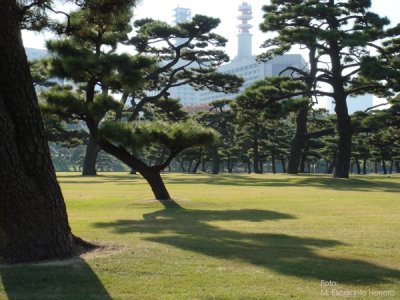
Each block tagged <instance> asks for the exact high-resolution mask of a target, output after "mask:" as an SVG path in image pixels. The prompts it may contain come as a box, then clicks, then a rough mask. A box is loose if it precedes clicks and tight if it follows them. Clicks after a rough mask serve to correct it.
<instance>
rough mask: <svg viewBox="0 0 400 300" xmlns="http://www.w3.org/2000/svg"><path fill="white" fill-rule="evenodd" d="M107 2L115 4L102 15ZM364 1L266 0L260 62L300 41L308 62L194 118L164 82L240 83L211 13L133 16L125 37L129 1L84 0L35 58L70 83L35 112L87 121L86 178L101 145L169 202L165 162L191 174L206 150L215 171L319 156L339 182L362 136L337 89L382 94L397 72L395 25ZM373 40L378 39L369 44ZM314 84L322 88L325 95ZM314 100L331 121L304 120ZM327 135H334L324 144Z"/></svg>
mask: <svg viewBox="0 0 400 300" xmlns="http://www.w3.org/2000/svg"><path fill="white" fill-rule="evenodd" d="M107 5H111V6H112V7H113V11H112V13H109V11H108V10H107V9H108V8H110V7H108V6H107ZM369 6H370V1H363V2H361V3H359V2H354V1H333V0H332V1H317V0H312V1H311V0H310V1H280V0H275V1H271V5H268V6H265V7H264V11H265V13H266V14H265V17H264V22H263V23H262V24H261V29H262V30H263V31H265V32H273V33H275V37H274V38H272V39H269V40H267V41H266V42H265V43H264V45H263V47H265V48H267V51H266V52H265V53H264V54H262V55H260V56H259V59H260V60H267V59H270V58H271V57H273V56H275V55H281V54H284V53H285V52H287V51H289V50H290V49H291V48H292V47H293V46H295V45H300V46H302V47H303V48H306V49H308V51H309V55H308V64H307V66H304V68H303V69H299V68H296V67H292V66H290V67H287V69H286V70H285V71H288V70H290V71H292V74H293V76H292V78H288V77H280V78H268V79H265V80H262V81H259V82H257V83H256V84H255V85H254V86H252V87H251V88H249V89H247V90H246V91H245V92H244V93H242V94H241V95H240V96H239V97H238V98H237V99H236V100H235V102H234V103H233V104H232V105H231V106H232V111H230V110H227V111H225V112H224V111H223V109H222V107H223V105H224V104H227V103H226V101H223V100H222V101H219V102H216V103H214V104H213V105H214V106H215V107H214V108H213V109H215V110H220V112H219V114H215V113H214V114H212V113H211V114H200V115H199V116H194V117H193V116H188V115H187V113H185V112H184V111H183V110H182V108H181V107H180V105H179V104H178V103H177V102H176V101H174V100H173V99H170V98H169V93H168V90H169V89H170V88H172V87H176V86H180V85H184V84H189V85H192V86H193V87H195V88H196V89H204V88H208V89H211V90H213V91H220V92H235V91H237V90H238V88H239V86H240V84H241V82H242V81H241V79H239V78H237V77H235V76H233V75H228V74H221V73H218V72H217V67H218V66H219V65H221V64H222V63H223V62H226V61H228V57H227V56H226V54H225V53H224V52H223V51H222V50H216V49H218V48H219V47H223V46H224V45H225V42H226V41H225V39H224V38H222V37H221V36H219V35H216V34H214V33H212V30H213V29H214V28H216V26H217V25H218V22H219V21H218V20H216V19H213V18H208V17H205V16H195V17H194V18H193V19H192V20H191V21H190V22H187V23H183V24H177V25H174V26H171V25H168V24H166V23H163V22H160V21H155V20H151V19H143V20H138V21H136V22H135V24H134V25H135V29H136V32H135V34H134V36H133V37H132V38H128V33H129V32H130V31H131V30H132V28H131V26H130V19H131V12H130V10H129V8H130V7H132V2H131V1H126V2H124V1H122V2H121V3H120V4H118V5H116V4H114V3H113V4H107V3H101V4H98V3H97V2H96V1H94V2H90V1H87V2H85V3H84V4H82V5H81V6H80V7H79V8H78V9H77V10H76V11H75V12H73V13H71V14H70V15H69V17H68V22H67V23H66V24H64V29H63V31H62V34H61V35H60V38H59V39H57V40H53V41H50V42H48V43H47V47H48V49H49V51H50V52H51V53H52V58H51V59H50V60H49V61H47V62H45V64H46V65H48V66H50V68H49V71H50V73H49V75H51V76H56V77H59V78H63V79H67V80H68V81H69V82H70V83H72V85H56V86H54V87H51V88H50V89H49V90H48V91H47V92H45V93H43V99H44V102H45V103H44V105H43V107H42V109H43V111H44V112H45V113H46V114H48V115H50V116H52V117H54V116H56V117H58V118H60V120H63V121H66V122H73V121H80V122H83V123H84V124H85V125H86V126H87V128H88V131H89V137H88V139H87V144H86V155H85V159H84V165H83V174H84V175H95V174H96V157H97V154H98V153H99V151H100V150H104V151H105V152H108V153H109V154H110V155H112V156H114V157H116V158H117V159H119V160H120V161H122V162H124V163H125V164H127V165H128V166H129V167H130V168H132V170H133V172H139V173H140V174H141V175H142V176H143V177H144V178H145V179H146V180H147V181H148V183H149V184H150V186H151V187H152V190H153V192H154V194H155V197H156V198H157V199H159V200H168V199H170V196H169V194H168V191H167V189H166V188H165V186H164V184H163V181H162V178H161V176H160V172H161V171H162V170H164V169H166V168H169V169H171V167H170V164H171V162H172V161H173V160H174V159H175V160H176V159H178V160H179V161H180V162H181V164H180V168H181V169H182V170H183V169H184V160H185V157H187V158H189V161H194V160H195V161H196V163H195V164H194V166H193V169H194V170H197V169H198V166H199V164H200V163H201V161H203V169H204V161H205V160H206V158H207V157H209V158H210V160H211V161H212V173H217V172H218V169H219V162H220V156H221V155H220V154H222V155H223V156H225V157H226V160H227V169H228V171H230V170H232V168H233V163H234V162H237V161H240V160H241V161H243V162H246V163H247V164H248V165H250V164H251V165H252V168H253V170H254V172H256V173H259V172H262V168H263V162H264V161H265V160H266V159H267V158H269V159H270V160H271V161H272V166H273V169H274V170H275V169H276V167H275V165H276V161H280V162H281V164H282V169H284V170H286V161H287V172H288V173H290V174H296V173H298V172H299V171H304V165H305V164H306V162H307V157H308V158H310V157H314V161H315V160H317V159H318V158H323V157H325V160H326V161H327V165H328V167H327V172H330V171H333V172H334V176H335V177H341V178H347V177H348V176H349V171H350V163H351V161H352V159H354V160H355V162H356V164H357V166H358V162H359V157H358V156H357V155H353V154H352V147H353V148H354V147H355V146H352V145H353V143H354V141H353V138H354V137H356V136H357V134H356V133H357V132H356V131H357V130H359V131H360V132H362V133H364V132H365V129H362V130H361V129H358V128H355V126H354V124H352V121H351V117H350V116H349V114H348V110H347V104H346V99H347V97H348V96H350V95H357V94H362V93H366V92H373V93H377V94H379V95H386V96H389V93H388V91H390V92H393V91H395V90H396V86H395V84H393V80H388V78H387V74H388V72H387V70H388V69H390V70H391V73H390V74H392V75H393V74H396V71H395V70H394V69H395V68H396V66H395V62H394V60H393V59H392V58H391V57H393V54H395V50H394V48H395V47H394V46H395V45H396V42H395V41H396V39H395V38H393V37H395V36H396V34H397V33H398V30H399V29H398V28H397V27H394V28H388V25H389V21H388V20H387V19H385V18H381V17H379V16H378V15H376V14H374V13H372V12H370V11H368V8H369ZM57 28H58V30H60V28H63V26H62V25H61V24H58V26H57ZM385 39H386V41H385ZM176 40H180V41H183V42H181V43H180V44H177V43H176V42H175V41H176ZM382 42H384V43H385V44H384V46H385V45H386V46H387V47H384V46H379V45H378V44H380V43H382ZM120 44H124V45H125V46H132V47H134V48H135V49H136V53H137V54H135V55H128V54H120V53H118V52H117V51H116V50H117V47H118V45H120ZM368 48H374V49H377V50H378V54H376V55H371V53H370V51H368ZM388 57H389V58H388ZM371 70H373V71H371ZM372 75H373V76H372ZM382 76H386V77H385V78H383V77H382ZM321 84H324V85H325V86H326V85H329V86H330V87H331V91H328V90H329V89H327V88H326V87H325V88H321ZM389 84H390V86H389ZM388 87H389V88H388ZM115 93H119V94H120V95H121V96H120V99H117V98H116V97H115ZM392 94H393V93H392ZM320 96H329V97H332V98H333V100H334V102H335V111H336V116H335V118H333V121H332V122H330V121H328V120H323V118H319V120H318V121H316V122H317V123H318V122H319V123H320V124H319V126H318V125H315V124H308V123H309V119H310V118H309V115H310V114H313V115H315V113H312V112H311V110H312V106H313V104H314V102H315V101H316V99H317V98H318V97H320ZM289 113H291V115H292V117H291V119H292V120H293V119H294V120H295V124H294V126H293V125H292V123H293V122H292V123H291V122H290V118H288V114H289ZM293 115H294V117H293ZM361 116H362V115H360V114H359V115H358V118H361ZM364 117H366V116H364ZM358 122H359V123H360V124H361V123H363V122H362V121H358ZM322 123H324V124H323V125H321V124H322ZM332 123H333V124H334V126H329V125H332ZM333 127H335V128H333ZM206 128H208V129H206ZM210 128H212V129H213V130H211V129H210ZM235 128H236V129H235ZM238 128H240V129H239V130H238ZM229 130H230V131H231V132H229V133H228V131H229ZM292 132H294V135H293V134H292ZM218 133H219V136H220V137H221V138H220V140H219V141H217V136H218ZM327 134H330V135H333V134H336V136H335V137H332V138H330V139H329V138H328V139H325V140H323V139H322V137H324V136H326V135H327ZM289 141H290V143H289ZM335 144H336V145H335ZM358 144H359V143H358ZM207 145H208V146H210V145H213V146H212V147H207ZM369 145H372V144H369ZM195 146H201V147H200V148H199V149H200V150H196V149H195V150H190V151H186V152H185V153H183V154H182V155H181V157H179V154H180V153H182V151H184V150H185V149H188V148H192V147H195ZM207 149H211V150H207ZM316 149H321V151H322V153H317V152H318V151H316ZM358 150H359V149H358ZM358 150H354V151H353V152H354V153H357V151H358ZM371 151H372V153H373V154H370V155H369V156H368V158H370V159H372V160H375V161H376V160H377V159H378V158H377V157H378V156H377V155H376V154H374V153H376V151H374V150H369V151H364V152H365V153H366V152H371ZM220 152H222V153H220ZM310 153H311V154H310ZM190 156H195V157H197V159H191V158H190ZM287 156H288V158H287ZM394 158H395V156H393V155H392V156H391V158H390V159H391V160H392V161H394V160H395V159H394ZM385 159H388V158H387V157H386V158H385ZM363 160H364V161H365V155H364V158H363ZM309 161H310V159H309ZM189 164H190V163H189ZM189 169H190V168H189ZM247 169H248V170H250V167H249V166H248V167H247ZM192 171H193V170H192Z"/></svg>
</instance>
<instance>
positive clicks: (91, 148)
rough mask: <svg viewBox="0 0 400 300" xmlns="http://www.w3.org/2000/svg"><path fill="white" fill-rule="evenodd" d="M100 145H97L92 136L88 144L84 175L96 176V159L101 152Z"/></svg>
mask: <svg viewBox="0 0 400 300" xmlns="http://www.w3.org/2000/svg"><path fill="white" fill-rule="evenodd" d="M99 151H100V147H99V146H98V145H97V143H96V141H95V139H94V138H92V137H91V136H90V137H89V140H88V142H87V144H86V153H85V159H84V161H83V171H82V175H83V176H96V175H97V172H96V161H97V155H98V154H99Z"/></svg>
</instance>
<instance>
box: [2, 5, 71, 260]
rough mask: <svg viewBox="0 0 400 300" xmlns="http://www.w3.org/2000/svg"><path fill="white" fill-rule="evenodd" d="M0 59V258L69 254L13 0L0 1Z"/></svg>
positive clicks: (58, 194)
mask: <svg viewBox="0 0 400 300" xmlns="http://www.w3.org/2000/svg"><path fill="white" fill-rule="evenodd" d="M0 57H1V60H0V74H1V76H0V131H1V135H0V160H1V162H2V167H1V168H0V235H1V237H0V239H1V240H2V242H1V246H0V247H1V248H0V256H2V257H3V258H4V259H6V260H8V261H13V262H23V261H38V260H43V259H54V258H66V257H70V256H71V255H73V252H74V244H75V241H74V237H73V235H72V234H71V230H70V227H69V224H68V218H67V213H66V208H65V204H64V199H63V196H62V193H61V190H60V188H59V185H58V182H57V179H56V175H55V172H54V168H53V165H52V162H51V158H50V151H49V148H48V145H47V139H46V134H45V130H44V125H43V121H42V118H41V115H40V111H39V107H38V103H37V98H36V94H35V91H34V88H33V82H32V78H31V76H30V71H29V66H28V62H27V58H26V55H25V50H24V48H23V44H22V40H21V33H20V30H19V27H18V12H17V10H16V1H15V0H3V2H2V5H1V9H0Z"/></svg>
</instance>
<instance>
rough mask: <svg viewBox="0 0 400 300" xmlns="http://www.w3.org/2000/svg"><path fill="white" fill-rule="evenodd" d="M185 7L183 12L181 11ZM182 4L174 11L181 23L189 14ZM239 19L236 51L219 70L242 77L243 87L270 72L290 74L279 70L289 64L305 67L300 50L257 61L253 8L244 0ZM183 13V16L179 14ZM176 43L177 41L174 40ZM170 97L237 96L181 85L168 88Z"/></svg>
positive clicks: (197, 100)
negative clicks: (253, 32) (266, 60)
mask: <svg viewBox="0 0 400 300" xmlns="http://www.w3.org/2000/svg"><path fill="white" fill-rule="evenodd" d="M182 10H184V13H181V12H182ZM187 10H188V9H183V8H180V7H178V8H176V9H175V10H174V11H175V22H176V23H181V22H186V21H188V20H189V18H190V10H189V12H188V11H187ZM238 10H239V16H238V20H239V21H240V23H239V25H238V26H237V27H238V29H239V32H238V35H237V37H238V44H237V55H236V57H235V58H234V59H233V60H232V61H231V62H229V63H227V64H224V65H221V66H220V67H219V68H218V72H222V73H228V74H234V75H237V76H240V77H242V78H243V79H244V84H243V86H242V87H241V91H243V90H244V89H245V88H246V87H248V86H250V85H251V84H253V83H254V82H255V81H257V80H260V79H264V78H265V77H270V76H279V75H289V74H290V72H287V73H286V74H285V73H282V74H281V72H282V71H283V70H284V69H285V68H287V67H288V66H292V67H297V68H301V69H303V68H306V65H307V64H306V62H305V60H304V59H303V57H302V56H301V55H300V54H285V55H282V56H278V57H275V58H273V59H272V60H270V61H268V62H263V63H259V62H257V61H256V58H255V56H253V53H252V34H251V32H250V29H251V28H252V27H253V26H252V25H251V24H250V20H251V19H252V8H251V5H250V4H249V3H248V2H247V1H243V2H242V3H241V4H240V5H239V7H238ZM182 15H183V16H185V18H182V17H181V16H182ZM177 43H178V41H177ZM170 94H171V97H173V98H179V99H180V100H181V103H182V104H183V105H186V106H193V105H200V104H206V103H209V102H211V101H214V100H217V99H223V98H224V99H232V98H234V97H236V96H237V93H235V94H224V93H216V92H211V91H207V90H204V91H195V90H194V89H193V88H192V87H190V86H187V85H185V86H180V87H176V88H173V89H171V90H170Z"/></svg>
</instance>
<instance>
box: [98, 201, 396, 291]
mask: <svg viewBox="0 0 400 300" xmlns="http://www.w3.org/2000/svg"><path fill="white" fill-rule="evenodd" d="M143 217H144V220H119V221H116V222H110V223H96V224H95V226H96V227H101V228H110V227H111V228H113V230H114V231H115V232H117V233H119V234H127V233H133V232H140V233H150V234H154V236H148V237H145V238H144V239H145V240H148V241H152V242H156V243H161V244H167V245H171V246H174V247H177V248H180V249H185V250H189V251H193V252H197V253H200V254H205V255H208V256H211V257H216V258H222V259H231V260H239V261H243V262H247V263H250V264H253V265H256V266H261V267H265V268H268V269H271V270H274V271H277V272H279V273H282V274H285V275H289V276H296V277H306V278H314V279H318V280H334V281H337V282H340V283H351V284H365V283H385V282H392V281H393V280H399V279H400V271H399V270H394V269H389V268H385V267H380V266H378V265H374V264H371V263H369V262H364V261H361V260H353V259H346V258H333V257H326V256H322V255H319V254H318V253H317V252H316V250H318V249H320V248H329V247H335V246H339V245H343V243H341V242H338V241H335V240H325V239H314V238H305V237H296V236H289V235H285V234H273V233H250V232H249V233H246V232H239V231H233V230H227V229H223V228H221V227H217V226H214V225H211V224H208V223H207V222H209V221H232V220H243V221H250V222H261V221H273V220H280V219H294V216H291V215H288V214H281V213H278V212H273V211H263V210H237V211H233V210H231V211H211V210H187V209H179V208H176V209H164V210H160V211H156V212H153V213H149V214H145V215H144V216H143Z"/></svg>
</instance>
